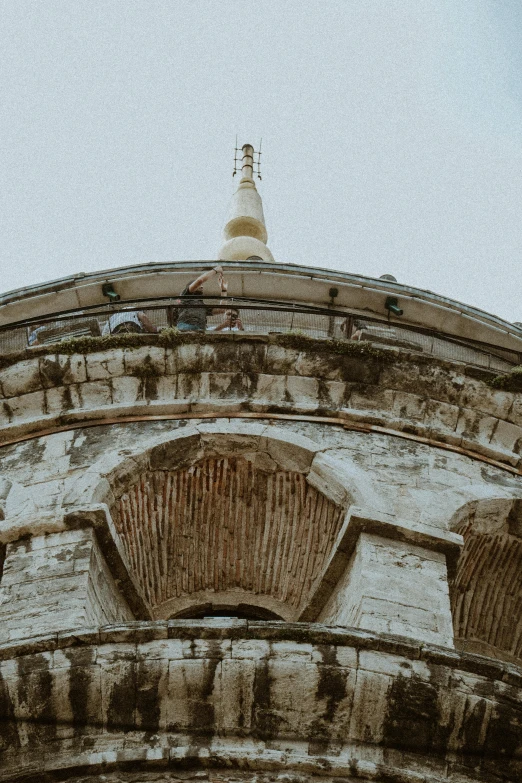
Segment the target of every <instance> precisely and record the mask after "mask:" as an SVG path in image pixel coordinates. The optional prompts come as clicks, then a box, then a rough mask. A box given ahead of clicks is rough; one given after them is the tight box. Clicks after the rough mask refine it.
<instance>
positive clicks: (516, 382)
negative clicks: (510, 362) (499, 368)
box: [486, 365, 522, 392]
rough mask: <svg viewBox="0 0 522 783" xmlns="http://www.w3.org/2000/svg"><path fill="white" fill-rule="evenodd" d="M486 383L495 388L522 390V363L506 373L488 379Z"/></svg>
mask: <svg viewBox="0 0 522 783" xmlns="http://www.w3.org/2000/svg"><path fill="white" fill-rule="evenodd" d="M486 383H487V384H488V386H492V387H493V388H494V389H503V390H504V391H510V392H522V365H520V366H518V367H513V369H512V370H511V371H510V372H508V373H506V374H505V375H496V376H495V377H494V378H491V379H489V380H487V381H486Z"/></svg>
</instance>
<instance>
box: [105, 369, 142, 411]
mask: <svg viewBox="0 0 522 783" xmlns="http://www.w3.org/2000/svg"><path fill="white" fill-rule="evenodd" d="M141 386H142V382H141V380H140V379H139V378H133V377H131V376H130V375H123V376H121V377H114V378H112V379H111V381H110V389H111V399H112V404H113V405H134V404H135V403H136V401H137V400H139V399H140V389H141Z"/></svg>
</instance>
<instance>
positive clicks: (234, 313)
mask: <svg viewBox="0 0 522 783" xmlns="http://www.w3.org/2000/svg"><path fill="white" fill-rule="evenodd" d="M225 315H226V317H227V318H229V319H230V320H231V321H237V319H238V318H239V310H238V309H237V308H235V307H229V308H228V309H227V310H225Z"/></svg>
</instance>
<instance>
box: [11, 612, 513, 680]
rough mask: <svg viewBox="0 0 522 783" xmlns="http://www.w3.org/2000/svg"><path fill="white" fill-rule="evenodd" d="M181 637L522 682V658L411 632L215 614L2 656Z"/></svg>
mask: <svg viewBox="0 0 522 783" xmlns="http://www.w3.org/2000/svg"><path fill="white" fill-rule="evenodd" d="M165 639H180V640H196V639H201V640H223V639H232V640H234V639H235V640H237V639H244V640H254V639H258V640H265V641H268V642H280V641H291V642H296V643H298V644H299V643H302V644H314V645H334V646H337V647H354V648H356V649H358V650H374V651H378V652H382V653H387V654H390V655H400V656H402V657H404V658H407V659H409V660H421V661H425V662H426V663H429V664H433V665H444V666H449V667H451V668H455V669H459V670H462V671H466V672H470V673H472V674H477V675H480V676H483V677H488V678H492V679H496V680H501V681H503V682H506V683H508V684H509V685H513V686H515V687H519V688H522V661H521V663H520V666H516V665H515V664H513V663H504V662H502V661H499V660H496V659H493V658H486V657H485V656H482V655H476V654H473V653H463V652H459V651H458V650H454V649H451V648H449V647H438V646H437V645H433V644H422V643H418V642H415V641H412V640H411V639H409V638H407V637H401V636H392V635H391V634H375V633H370V632H369V631H364V630H362V629H358V628H341V627H340V626H326V625H321V624H319V623H286V622H281V621H270V620H267V621H260V620H255V621H252V620H236V619H226V618H213V619H208V620H154V621H143V622H140V621H134V622H132V623H125V624H119V625H116V626H115V625H107V626H102V627H101V628H94V627H93V628H77V629H71V630H70V631H63V632H60V633H56V634H46V635H44V636H38V637H34V636H33V637H30V638H27V639H17V640H16V641H14V642H4V643H2V644H0V660H3V661H5V660H11V659H14V658H19V657H21V656H23V655H33V654H37V653H43V652H53V651H55V650H63V649H67V648H70V647H81V646H91V645H100V644H136V645H137V644H143V643H145V642H150V641H156V640H165Z"/></svg>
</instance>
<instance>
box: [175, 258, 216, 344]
mask: <svg viewBox="0 0 522 783" xmlns="http://www.w3.org/2000/svg"><path fill="white" fill-rule="evenodd" d="M215 275H217V278H218V283H219V287H220V289H221V296H223V297H224V296H227V293H228V283H227V282H226V280H225V278H224V276H223V268H222V267H221V266H215V267H214V268H213V269H209V270H208V271H207V272H204V273H203V274H202V275H200V276H199V277H197V278H196V279H195V280H192V282H191V283H189V284H188V285H186V286H185V288H184V289H183V291H182V292H181V294H180V296H182V297H194V298H193V299H192V300H190V301H189V302H185V301H183V302H182V303H181V305H180V308H179V312H178V322H177V328H178V329H179V330H180V331H181V332H204V331H205V330H206V328H207V316H209V315H215V314H217V313H222V312H223V311H224V308H223V307H206V306H205V305H204V303H203V299H202V298H201V297H202V296H203V285H204V284H205V283H206V282H207V280H210V278H211V277H214V276H215ZM221 304H223V303H221ZM194 305H196V306H194Z"/></svg>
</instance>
